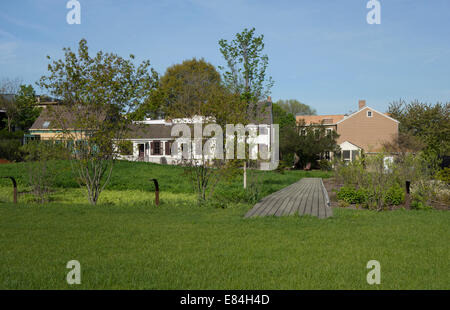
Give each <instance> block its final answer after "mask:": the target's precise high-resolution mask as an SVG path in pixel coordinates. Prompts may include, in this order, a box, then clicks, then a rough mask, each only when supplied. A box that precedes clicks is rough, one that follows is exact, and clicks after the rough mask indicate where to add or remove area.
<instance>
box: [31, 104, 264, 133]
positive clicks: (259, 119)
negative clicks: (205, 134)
mask: <svg viewBox="0 0 450 310" xmlns="http://www.w3.org/2000/svg"><path fill="white" fill-rule="evenodd" d="M259 104H260V105H264V106H263V108H264V109H261V110H260V111H262V112H260V113H256V114H257V115H256V117H255V119H254V120H253V123H255V124H272V102H267V101H266V102H260V103H259ZM55 114H56V115H58V116H59V117H61V119H65V120H66V122H67V124H66V126H67V127H69V128H70V122H71V120H72V119H73V114H72V113H69V112H68V111H66V110H65V109H61V107H59V106H54V107H52V108H46V109H43V110H42V112H41V115H39V117H38V118H37V119H36V121H35V122H34V123H33V126H31V128H30V130H43V129H60V128H58V126H57V124H58V122H57V121H55V119H54V115H55ZM47 122H48V126H44V124H46V123H47ZM46 125H47V124H46ZM171 130H172V125H164V124H132V125H130V133H129V137H130V139H133V138H134V139H153V138H154V139H157V138H161V139H169V138H172V136H171V134H170V133H171Z"/></svg>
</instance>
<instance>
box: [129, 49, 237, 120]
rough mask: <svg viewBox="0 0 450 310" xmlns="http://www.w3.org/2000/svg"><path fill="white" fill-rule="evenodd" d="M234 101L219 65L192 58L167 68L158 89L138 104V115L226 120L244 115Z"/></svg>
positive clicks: (142, 116) (139, 116)
mask: <svg viewBox="0 0 450 310" xmlns="http://www.w3.org/2000/svg"><path fill="white" fill-rule="evenodd" d="M233 104H236V100H235V98H234V96H233V94H231V93H230V92H228V90H227V89H226V88H225V87H224V86H223V84H222V80H221V76H220V74H219V72H217V70H216V68H215V67H214V66H213V65H212V64H210V63H208V62H206V61H205V60H204V59H199V60H197V59H196V58H193V59H189V60H185V61H183V62H182V63H181V64H176V65H173V66H171V67H169V68H168V69H167V70H166V73H165V74H164V75H163V76H162V77H161V78H160V80H159V82H158V87H157V90H156V91H155V92H153V93H152V95H151V96H150V97H149V99H148V100H147V101H146V102H145V103H144V104H143V105H142V106H141V107H139V108H138V110H137V112H136V117H137V118H139V119H142V118H144V117H148V116H154V117H158V116H165V117H167V118H191V117H194V116H198V115H203V116H205V115H207V116H212V117H214V118H215V119H216V122H218V123H223V124H225V123H226V122H224V120H225V119H231V118H235V117H236V116H237V115H242V113H240V111H241V110H238V109H237V108H236V109H232V108H231V107H232V106H233ZM236 112H239V113H236ZM230 113H231V115H230ZM233 115H234V116H233Z"/></svg>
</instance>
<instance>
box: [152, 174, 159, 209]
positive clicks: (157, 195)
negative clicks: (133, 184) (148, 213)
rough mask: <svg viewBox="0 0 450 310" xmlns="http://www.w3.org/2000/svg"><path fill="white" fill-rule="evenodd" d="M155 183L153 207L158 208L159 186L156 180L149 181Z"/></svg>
mask: <svg viewBox="0 0 450 310" xmlns="http://www.w3.org/2000/svg"><path fill="white" fill-rule="evenodd" d="M151 180H152V181H153V183H155V205H156V206H159V185H158V180H157V179H151Z"/></svg>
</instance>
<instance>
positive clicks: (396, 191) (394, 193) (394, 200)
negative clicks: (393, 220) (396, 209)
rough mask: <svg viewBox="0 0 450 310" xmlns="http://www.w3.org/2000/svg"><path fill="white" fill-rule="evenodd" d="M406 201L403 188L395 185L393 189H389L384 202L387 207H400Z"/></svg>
mask: <svg viewBox="0 0 450 310" xmlns="http://www.w3.org/2000/svg"><path fill="white" fill-rule="evenodd" d="M404 200H405V191H404V190H403V189H402V187H401V186H400V185H399V184H398V183H395V184H394V185H393V186H392V187H391V188H389V189H388V190H387V192H386V195H385V196H384V202H385V204H387V205H394V206H398V205H400V204H401V203H402V202H403V201H404Z"/></svg>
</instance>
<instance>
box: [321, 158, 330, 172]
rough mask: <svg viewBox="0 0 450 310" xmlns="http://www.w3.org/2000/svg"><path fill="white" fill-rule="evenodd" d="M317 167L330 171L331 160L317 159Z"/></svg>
mask: <svg viewBox="0 0 450 310" xmlns="http://www.w3.org/2000/svg"><path fill="white" fill-rule="evenodd" d="M319 168H320V170H323V171H331V169H332V165H331V162H330V161H329V160H326V159H322V160H320V161H319Z"/></svg>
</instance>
